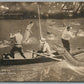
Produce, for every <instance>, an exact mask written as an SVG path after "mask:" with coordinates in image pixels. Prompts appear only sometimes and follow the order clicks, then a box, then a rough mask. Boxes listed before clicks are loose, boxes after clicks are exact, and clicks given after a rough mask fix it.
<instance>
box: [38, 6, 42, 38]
mask: <svg viewBox="0 0 84 84" xmlns="http://www.w3.org/2000/svg"><path fill="white" fill-rule="evenodd" d="M38 18H39V28H40V39H41V38H42V37H43V36H42V28H41V22H40V9H39V5H38Z"/></svg>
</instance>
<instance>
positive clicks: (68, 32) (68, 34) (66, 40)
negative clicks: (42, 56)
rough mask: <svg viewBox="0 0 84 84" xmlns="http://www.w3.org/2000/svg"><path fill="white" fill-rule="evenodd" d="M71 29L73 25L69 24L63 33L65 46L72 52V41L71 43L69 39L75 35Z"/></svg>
mask: <svg viewBox="0 0 84 84" xmlns="http://www.w3.org/2000/svg"><path fill="white" fill-rule="evenodd" d="M71 29H72V27H70V26H67V28H65V30H64V31H63V33H62V43H63V46H64V48H65V49H66V50H67V51H68V52H70V43H69V40H70V39H71V38H74V37H75V35H73V34H72V32H71Z"/></svg>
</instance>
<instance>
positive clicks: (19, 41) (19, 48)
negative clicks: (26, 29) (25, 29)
mask: <svg viewBox="0 0 84 84" xmlns="http://www.w3.org/2000/svg"><path fill="white" fill-rule="evenodd" d="M10 38H15V40H16V42H15V44H14V46H13V47H12V49H11V51H10V54H9V55H10V56H11V57H12V58H14V53H15V51H18V52H19V53H20V55H21V56H22V57H24V58H25V56H24V54H23V51H22V39H23V36H22V34H21V33H20V30H19V31H18V32H17V33H16V34H10Z"/></svg>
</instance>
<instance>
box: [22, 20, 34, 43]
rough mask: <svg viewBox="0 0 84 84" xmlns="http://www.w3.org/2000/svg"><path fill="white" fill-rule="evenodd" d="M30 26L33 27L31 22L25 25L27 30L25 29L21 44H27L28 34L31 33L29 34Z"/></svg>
mask: <svg viewBox="0 0 84 84" xmlns="http://www.w3.org/2000/svg"><path fill="white" fill-rule="evenodd" d="M32 26H33V22H32V21H31V22H30V23H29V24H28V25H27V28H26V29H25V33H24V37H23V43H28V41H29V37H30V34H31V33H32V32H31V28H32Z"/></svg>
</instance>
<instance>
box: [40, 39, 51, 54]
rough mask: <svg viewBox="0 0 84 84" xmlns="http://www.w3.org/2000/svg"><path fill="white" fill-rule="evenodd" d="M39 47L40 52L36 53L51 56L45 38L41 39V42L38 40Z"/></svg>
mask: <svg viewBox="0 0 84 84" xmlns="http://www.w3.org/2000/svg"><path fill="white" fill-rule="evenodd" d="M40 47H41V50H40V51H38V53H47V54H48V55H51V50H50V46H49V44H48V43H47V42H46V39H45V38H41V40H40Z"/></svg>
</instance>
